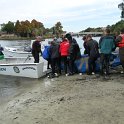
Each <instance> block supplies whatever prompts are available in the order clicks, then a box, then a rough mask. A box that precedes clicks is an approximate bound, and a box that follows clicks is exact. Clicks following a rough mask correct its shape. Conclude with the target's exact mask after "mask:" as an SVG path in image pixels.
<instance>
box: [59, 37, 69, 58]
mask: <svg viewBox="0 0 124 124" xmlns="http://www.w3.org/2000/svg"><path fill="white" fill-rule="evenodd" d="M69 47H70V44H69V42H68V40H66V39H64V40H63V41H62V42H61V43H60V49H59V51H60V54H61V56H68V55H69Z"/></svg>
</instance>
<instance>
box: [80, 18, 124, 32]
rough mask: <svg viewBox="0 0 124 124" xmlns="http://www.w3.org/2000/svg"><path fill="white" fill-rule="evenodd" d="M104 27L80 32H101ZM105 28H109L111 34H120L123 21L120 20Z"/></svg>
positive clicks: (123, 24)
mask: <svg viewBox="0 0 124 124" xmlns="http://www.w3.org/2000/svg"><path fill="white" fill-rule="evenodd" d="M103 28H104V27H97V28H91V27H89V28H87V29H85V30H83V31H81V32H103ZM106 28H109V29H110V30H111V33H112V34H115V33H118V34H120V30H121V29H122V28H124V20H121V21H119V22H117V23H116V24H113V25H107V26H106Z"/></svg>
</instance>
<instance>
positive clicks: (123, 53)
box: [116, 28, 124, 73]
mask: <svg viewBox="0 0 124 124" xmlns="http://www.w3.org/2000/svg"><path fill="white" fill-rule="evenodd" d="M116 44H117V47H119V56H120V61H121V64H122V67H123V71H121V73H124V28H123V29H122V30H121V34H120V35H119V36H118V37H117V38H116Z"/></svg>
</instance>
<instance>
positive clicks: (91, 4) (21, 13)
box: [0, 0, 122, 30]
mask: <svg viewBox="0 0 124 124" xmlns="http://www.w3.org/2000/svg"><path fill="white" fill-rule="evenodd" d="M121 2H122V0H104V1H103V0H102V1H101V0H61V1H60V0H0V8H1V13H0V17H1V19H0V23H3V22H8V21H16V20H18V19H19V20H26V19H28V20H32V19H37V20H38V21H41V22H43V23H44V24H45V26H53V25H54V24H55V23H56V22H57V21H60V22H62V23H64V24H65V25H67V24H66V23H73V24H74V22H75V23H76V22H77V23H80V24H81V23H82V21H87V22H88V21H89V20H90V19H93V20H96V21H97V20H98V19H99V18H100V17H103V19H106V17H107V16H108V18H107V20H110V19H111V18H112V17H111V16H113V18H114V16H116V15H115V13H117V12H118V14H119V15H118V17H117V16H116V18H120V10H119V9H118V4H119V3H121ZM109 22H110V21H109ZM78 25H79V24H78ZM87 25H88V24H87ZM89 25H90V24H89ZM106 25H107V21H106ZM63 26H64V25H63ZM74 26H75V25H74ZM76 28H77V27H76V26H75V29H76ZM73 29H74V28H73ZM70 30H71V27H70Z"/></svg>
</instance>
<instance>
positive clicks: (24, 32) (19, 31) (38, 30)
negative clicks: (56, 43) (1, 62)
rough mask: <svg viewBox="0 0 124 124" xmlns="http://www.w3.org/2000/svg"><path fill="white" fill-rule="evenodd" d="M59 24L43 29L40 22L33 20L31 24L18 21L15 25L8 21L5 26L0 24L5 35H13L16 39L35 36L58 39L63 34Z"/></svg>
mask: <svg viewBox="0 0 124 124" xmlns="http://www.w3.org/2000/svg"><path fill="white" fill-rule="evenodd" d="M62 28H63V26H62V24H61V22H57V23H56V24H55V25H54V26H53V27H51V28H45V27H44V25H43V23H42V22H39V21H37V20H35V19H33V20H32V21H31V22H30V21H28V20H26V21H19V20H17V21H16V23H14V22H11V21H9V22H8V23H7V24H2V28H1V31H3V32H6V33H7V34H15V35H17V36H18V37H35V36H38V35H40V36H46V37H53V36H55V37H60V36H61V35H62V33H63V32H64V31H63V30H62Z"/></svg>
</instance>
